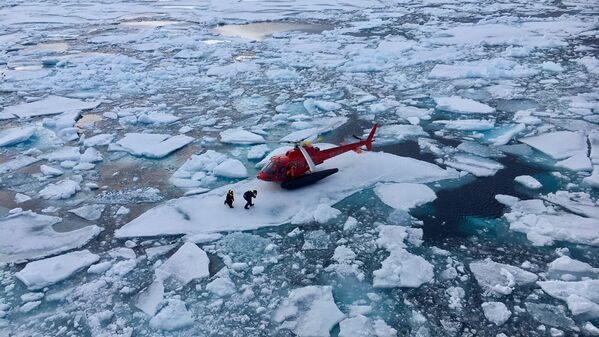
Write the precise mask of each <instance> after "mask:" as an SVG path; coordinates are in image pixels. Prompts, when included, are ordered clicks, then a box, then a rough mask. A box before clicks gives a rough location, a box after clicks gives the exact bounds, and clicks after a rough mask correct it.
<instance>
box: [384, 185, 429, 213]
mask: <svg viewBox="0 0 599 337" xmlns="http://www.w3.org/2000/svg"><path fill="white" fill-rule="evenodd" d="M374 193H376V195H377V196H378V197H379V198H380V199H381V201H382V202H384V203H385V204H387V205H388V206H390V207H393V208H397V209H402V210H404V211H407V210H409V209H411V208H415V207H418V206H420V205H423V204H426V203H429V202H431V201H434V200H435V199H437V195H436V194H435V191H433V190H432V189H431V188H430V187H428V186H426V185H424V184H415V183H395V184H378V185H377V186H376V187H375V188H374Z"/></svg>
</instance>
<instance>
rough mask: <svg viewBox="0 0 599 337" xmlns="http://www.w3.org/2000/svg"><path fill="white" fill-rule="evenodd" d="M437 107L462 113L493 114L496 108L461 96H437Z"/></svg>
mask: <svg viewBox="0 0 599 337" xmlns="http://www.w3.org/2000/svg"><path fill="white" fill-rule="evenodd" d="M435 102H436V103H437V109H439V110H445V111H449V112H455V113H462V114H491V113H494V112H495V109H494V108H492V107H490V106H488V105H486V104H483V103H480V102H477V101H475V100H472V99H469V98H463V97H459V96H450V97H437V98H435Z"/></svg>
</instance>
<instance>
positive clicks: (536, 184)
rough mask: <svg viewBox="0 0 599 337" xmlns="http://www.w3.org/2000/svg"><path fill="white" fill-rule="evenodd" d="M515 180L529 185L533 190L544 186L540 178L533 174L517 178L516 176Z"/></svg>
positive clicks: (526, 185) (523, 184)
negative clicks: (537, 178) (532, 175)
mask: <svg viewBox="0 0 599 337" xmlns="http://www.w3.org/2000/svg"><path fill="white" fill-rule="evenodd" d="M514 180H515V181H516V182H517V183H519V184H521V185H522V186H525V187H528V188H530V189H533V190H536V189H539V188H541V187H543V185H542V184H541V183H540V182H539V181H538V180H536V179H535V178H533V177H531V176H517V177H516V178H514Z"/></svg>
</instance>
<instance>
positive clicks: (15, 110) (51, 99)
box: [2, 96, 101, 118]
mask: <svg viewBox="0 0 599 337" xmlns="http://www.w3.org/2000/svg"><path fill="white" fill-rule="evenodd" d="M100 103H101V102H99V101H92V102H85V101H82V100H79V99H73V98H67V97H60V96H48V97H45V98H43V99H41V100H39V101H35V102H30V103H21V104H18V105H13V106H9V107H6V108H4V110H3V111H2V112H3V113H7V114H13V115H15V116H17V117H20V118H27V117H37V116H45V115H57V114H60V113H73V112H76V113H79V112H80V111H82V110H89V109H93V108H95V107H97V106H98V105H100Z"/></svg>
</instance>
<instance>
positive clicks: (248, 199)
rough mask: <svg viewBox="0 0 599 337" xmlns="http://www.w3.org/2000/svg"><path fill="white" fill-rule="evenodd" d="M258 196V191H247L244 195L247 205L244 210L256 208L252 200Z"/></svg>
mask: <svg viewBox="0 0 599 337" xmlns="http://www.w3.org/2000/svg"><path fill="white" fill-rule="evenodd" d="M257 195H258V191H256V190H253V191H246V192H245V193H244V194H243V199H245V201H246V203H245V206H244V208H245V209H249V208H250V207H251V206H254V203H253V202H252V198H256V196H257Z"/></svg>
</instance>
